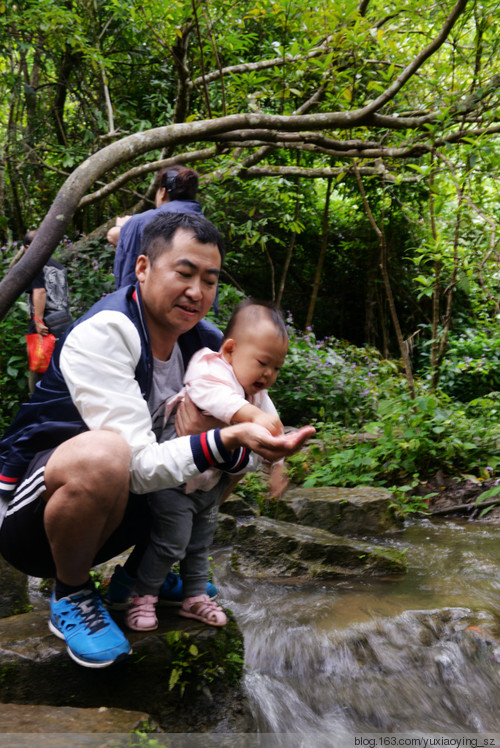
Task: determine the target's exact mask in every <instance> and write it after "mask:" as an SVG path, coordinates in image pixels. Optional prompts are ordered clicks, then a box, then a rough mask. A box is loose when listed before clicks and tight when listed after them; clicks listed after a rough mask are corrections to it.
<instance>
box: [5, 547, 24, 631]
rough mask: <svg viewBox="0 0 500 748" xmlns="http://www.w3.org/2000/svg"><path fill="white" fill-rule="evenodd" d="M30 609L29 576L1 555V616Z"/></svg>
mask: <svg viewBox="0 0 500 748" xmlns="http://www.w3.org/2000/svg"><path fill="white" fill-rule="evenodd" d="M27 610H29V598H28V577H27V576H26V574H22V573H21V572H20V571H17V569H14V568H13V567H12V566H10V565H9V564H8V563H7V562H6V561H5V560H4V559H3V558H2V557H1V556H0V618H6V617H7V616H13V615H15V614H16V613H23V612H25V611H27Z"/></svg>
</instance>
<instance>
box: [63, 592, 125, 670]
mask: <svg viewBox="0 0 500 748" xmlns="http://www.w3.org/2000/svg"><path fill="white" fill-rule="evenodd" d="M50 611H51V612H50V621H49V629H50V630H51V631H52V633H53V634H55V635H56V636H58V637H59V639H64V641H65V642H66V646H67V649H68V654H69V656H70V657H71V658H72V659H73V660H74V661H75V662H77V663H78V664H79V665H83V666H84V667H92V668H101V667H108V665H112V664H113V663H114V662H117V661H118V660H123V659H124V658H125V657H127V656H128V655H129V654H131V652H132V647H131V646H130V644H129V642H128V641H127V639H126V637H125V635H124V633H123V632H122V631H121V629H120V628H119V626H117V624H116V623H115V622H114V621H113V619H112V618H111V616H110V615H109V613H108V611H107V610H106V609H105V608H104V607H103V605H102V602H101V599H100V597H99V595H98V594H97V592H96V591H95V589H92V588H85V589H83V590H81V591H80V592H74V593H73V594H72V595H68V596H67V597H62V598H61V599H60V600H56V599H55V593H54V594H53V595H52V599H51V601H50Z"/></svg>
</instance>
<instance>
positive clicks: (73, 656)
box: [49, 619, 132, 668]
mask: <svg viewBox="0 0 500 748" xmlns="http://www.w3.org/2000/svg"><path fill="white" fill-rule="evenodd" d="M49 629H50V631H51V632H52V633H53V634H54V636H57V638H58V639H61V640H62V641H64V642H65V641H66V639H65V636H64V634H63V633H62V632H61V631H59V629H58V628H56V627H55V626H54V624H53V623H52V621H51V620H50V619H49ZM66 651H67V652H68V654H69V656H70V657H71V659H72V660H74V662H76V663H78V665H82V666H83V667H89V668H103V667H109V666H110V665H114V664H115V663H116V662H121V661H122V660H125V659H127V657H129V656H130V655H131V654H132V647H130V649H129V651H128V652H122V653H121V654H119V655H118V656H117V657H115V658H114V659H113V660H106V661H105V662H89V661H88V660H82V659H81V658H80V657H78V656H77V655H76V654H75V653H74V652H73V651H72V650H71V649H70V647H69V645H68V644H67V643H66Z"/></svg>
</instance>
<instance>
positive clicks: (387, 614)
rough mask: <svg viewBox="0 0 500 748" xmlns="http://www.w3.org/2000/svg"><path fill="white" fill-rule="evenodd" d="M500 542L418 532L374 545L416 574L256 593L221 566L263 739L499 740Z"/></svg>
mask: <svg viewBox="0 0 500 748" xmlns="http://www.w3.org/2000/svg"><path fill="white" fill-rule="evenodd" d="M499 536H500V527H498V526H494V525H492V524H488V523H486V522H483V523H471V522H468V523H466V522H461V521H440V522H436V521H432V522H431V521H430V520H423V521H422V520H419V521H418V522H411V523H409V524H408V525H407V527H406V528H405V530H404V531H402V532H401V533H399V534H396V535H393V536H388V538H383V539H382V538H380V537H379V538H367V539H368V540H374V541H375V542H379V543H380V542H384V543H385V544H386V545H390V546H393V547H396V548H398V549H399V550H404V549H406V556H407V561H408V573H407V574H406V575H405V576H404V577H401V578H398V579H390V580H389V579H386V580H377V579H375V578H368V579H364V580H356V581H354V582H353V581H352V580H348V581H344V580H343V581H337V582H331V583H327V584H326V583H324V582H318V583H311V584H307V585H299V584H291V583H285V584H284V583H276V582H267V581H266V582H264V581H256V580H251V581H249V580H242V579H241V578H240V577H239V576H237V575H236V574H234V573H232V572H231V570H230V565H229V563H226V561H227V554H221V555H218V556H216V557H215V560H216V564H217V575H216V576H217V582H218V584H219V585H220V587H221V592H222V594H223V603H224V605H226V606H227V607H229V608H231V609H232V610H233V612H234V614H235V616H236V619H237V621H238V624H239V626H240V628H241V629H242V631H243V634H244V638H245V660H246V676H245V685H246V690H247V693H248V698H249V703H250V706H251V709H252V712H253V714H254V717H255V720H256V723H257V726H258V729H259V732H260V733H268V734H269V733H275V734H281V735H282V734H285V733H295V734H303V735H310V734H314V733H315V734H321V735H322V736H326V735H328V736H332V737H331V740H332V742H331V743H330V742H328V743H327V744H328V745H354V744H355V743H354V742H353V741H352V735H353V733H356V734H361V733H408V732H414V733H418V732H424V733H440V734H457V733H461V734H464V733H465V734H470V733H500V708H499V707H500V646H499V645H500V542H499ZM497 647H498V649H496V648H497ZM344 738H345V739H344ZM348 738H349V739H348ZM316 744H317V745H319V743H316ZM358 744H362V743H358ZM367 744H368V743H367ZM390 744H391V743H389V742H387V743H386V745H390ZM497 744H500V743H497ZM321 745H323V743H321ZM478 745H479V744H478ZM483 745H484V743H483ZM486 745H488V743H486Z"/></svg>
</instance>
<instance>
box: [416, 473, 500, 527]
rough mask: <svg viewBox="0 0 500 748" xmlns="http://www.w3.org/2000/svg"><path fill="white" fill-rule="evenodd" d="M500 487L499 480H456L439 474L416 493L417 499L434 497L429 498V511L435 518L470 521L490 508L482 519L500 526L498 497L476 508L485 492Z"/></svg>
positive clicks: (485, 501) (483, 502)
mask: <svg viewBox="0 0 500 748" xmlns="http://www.w3.org/2000/svg"><path fill="white" fill-rule="evenodd" d="M496 485H499V486H500V483H499V481H498V479H492V480H484V481H478V480H477V478H474V479H466V480H459V479H457V478H453V477H451V476H447V475H446V474H444V473H442V472H441V471H440V470H439V471H438V472H437V473H436V475H435V476H434V477H433V478H431V479H430V480H429V481H427V482H426V483H422V484H421V485H420V487H419V490H418V495H419V496H427V495H428V494H430V493H434V494H435V495H434V496H432V497H430V498H429V510H430V512H431V513H432V514H433V515H436V516H450V517H453V516H455V517H469V518H470V519H479V515H480V514H481V512H483V510H484V509H485V508H487V507H489V506H490V505H493V506H492V508H491V509H488V512H486V513H485V514H484V515H483V517H481V519H484V520H485V521H489V522H496V523H500V493H499V494H498V495H497V496H494V497H492V498H490V499H485V500H483V501H481V502H479V503H478V504H476V500H477V498H478V496H480V494H482V493H483V492H484V491H487V490H489V489H490V488H494V487H495V486H496Z"/></svg>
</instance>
